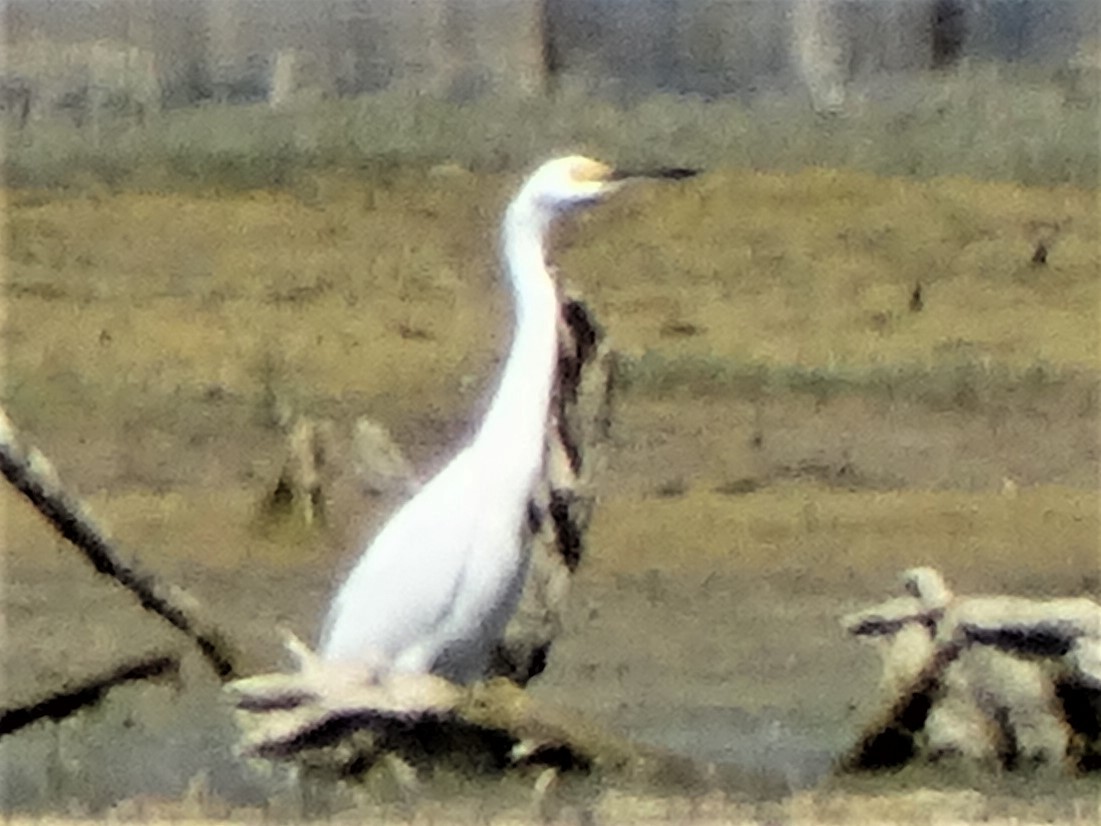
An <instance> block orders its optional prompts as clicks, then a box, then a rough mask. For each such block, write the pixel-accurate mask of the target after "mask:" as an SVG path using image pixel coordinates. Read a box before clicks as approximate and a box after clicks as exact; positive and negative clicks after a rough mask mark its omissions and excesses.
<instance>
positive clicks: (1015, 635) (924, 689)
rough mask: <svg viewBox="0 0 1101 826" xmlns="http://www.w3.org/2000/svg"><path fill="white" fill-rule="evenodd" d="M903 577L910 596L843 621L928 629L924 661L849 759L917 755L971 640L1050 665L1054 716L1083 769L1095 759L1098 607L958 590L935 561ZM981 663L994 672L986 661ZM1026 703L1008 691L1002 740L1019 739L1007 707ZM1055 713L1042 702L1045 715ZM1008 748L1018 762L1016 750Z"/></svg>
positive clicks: (1100, 676)
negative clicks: (1069, 738)
mask: <svg viewBox="0 0 1101 826" xmlns="http://www.w3.org/2000/svg"><path fill="white" fill-rule="evenodd" d="M905 581H906V588H907V590H908V591H909V594H910V596H907V597H901V598H896V599H892V600H888V601H887V602H884V603H882V604H881V605H878V606H875V607H873V608H869V609H867V610H864V611H861V612H858V613H856V614H852V615H849V616H848V617H845V618H844V619H843V620H842V624H843V626H844V627H845V628H846V630H847V631H848V632H849V633H850V634H853V635H854V636H865V637H867V636H883V637H894V636H895V635H896V634H899V633H901V632H903V630H904V629H905V628H907V627H911V628H912V627H914V626H918V627H921V628H923V629H924V633H927V634H928V636H927V637H925V636H924V633H923V634H922V637H921V638H922V639H923V640H924V642H925V646H924V647H922V649H921V651H920V652H919V656H920V657H921V659H919V667H918V668H917V670H916V671H915V672H912V675H913V676H911V677H909V678H908V680H907V681H906V682H905V683H904V684H903V685H901V686H893V687H892V688H893V689H894V693H893V694H892V696H890V697H889V698H888V702H887V705H886V708H885V709H884V710H883V711H882V712H881V713H879V714H877V715H876V716H875V717H874V718H873V719H872V721H871V722H870V724H869V725H868V726H866V727H865V729H864V733H863V734H862V735H861V737H860V739H859V740H858V742H857V743H856V745H855V746H854V747H853V748H852V749H851V750H850V752H849V753H848V754H847V755H846V756H845V758H844V759H843V760H842V762H841V765H842V767H843V768H846V769H850V770H853V769H878V768H887V767H892V766H899V765H902V764H904V763H906V762H908V761H909V760H911V759H912V758H913V757H915V756H916V754H917V744H916V741H915V736H916V735H917V734H918V733H919V732H921V731H922V730H923V729H924V728H925V725H926V721H927V720H928V719H929V717H930V713H931V712H932V711H933V707H934V706H935V705H936V704H938V703H939V702H940V701H941V700H942V699H944V698H945V694H946V690H947V689H946V688H945V672H946V670H947V669H948V668H949V667H950V666H952V664H953V663H954V662H955V661H956V660H958V659H959V658H960V657H961V656H962V655H963V654H964V653H965V652H967V651H968V649H972V648H979V647H982V648H985V649H987V650H988V651H989V652H1000V655H1001V656H1005V657H1009V658H1012V659H1014V660H1016V661H1017V662H1018V663H1019V664H1020V663H1036V664H1042V665H1043V668H1042V670H1041V671H1039V672H1037V673H1038V674H1039V675H1040V676H1039V677H1038V679H1040V680H1041V683H1042V684H1046V685H1048V686H1049V691H1050V696H1052V697H1054V698H1057V700H1058V704H1059V705H1060V706H1061V715H1060V714H1059V713H1058V712H1056V713H1055V714H1056V716H1055V718H1054V719H1055V720H1056V721H1059V724H1060V725H1065V727H1066V729H1067V730H1068V731H1069V732H1070V733H1071V734H1073V738H1072V746H1073V748H1072V749H1071V751H1072V752H1077V753H1076V754H1071V755H1070V756H1072V757H1074V762H1076V763H1077V765H1078V767H1079V768H1081V769H1087V768H1091V767H1092V763H1093V762H1094V761H1096V760H1097V755H1098V754H1101V606H1099V605H1098V604H1097V603H1095V602H1094V601H1092V600H1089V599H1085V598H1063V599H1048V600H1034V599H1027V598H1024V597H1015V596H1001V595H999V596H957V595H954V594H953V593H952V592H951V591H950V590H949V589H948V587H947V585H946V584H945V583H944V579H943V578H942V577H941V575H940V573H939V572H937V571H935V570H934V569H932V568H914V569H911V570H910V571H907V572H906V574H905ZM972 667H975V666H972ZM1033 667H1034V668H1039V665H1035V666H1033ZM979 668H980V670H981V673H982V674H983V675H985V676H988V677H991V678H992V676H991V675H992V674H993V673H994V672H993V670H992V667H991V665H990V664H989V663H984V665H982V666H979ZM1018 682H1019V680H1018ZM995 685H997V684H996V683H995ZM984 690H985V691H986V693H988V694H990V693H991V692H992V691H994V692H997V691H999V690H998V689H993V690H992V689H989V688H987V689H984ZM947 691H948V693H951V690H947ZM991 699H992V700H993V699H997V698H991ZM1024 708H1026V706H1025V705H1024V703H1023V701H1022V700H1021V699H1020V698H1019V697H1018V698H1017V699H1013V700H1008V699H1007V700H1005V707H1004V708H1003V709H1002V711H1001V712H1000V716H999V715H995V717H996V719H993V720H992V723H993V724H994V727H995V728H998V729H1000V730H1001V734H1002V738H1001V739H1003V740H1005V741H1007V742H1013V741H1015V739H1016V738H1015V733H1014V732H1013V731H1012V724H1011V723H1010V722H1009V721H1008V715H1012V714H1014V713H1018V712H1021V711H1022V710H1023V709H1024ZM1051 713H1052V712H1051V711H1050V710H1045V711H1044V715H1045V717H1048V716H1050V715H1051ZM1002 756H1003V757H1008V758H1010V762H1012V758H1013V757H1015V754H1007V755H1002ZM1003 762H1004V761H1003Z"/></svg>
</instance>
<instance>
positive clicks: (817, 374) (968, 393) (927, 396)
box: [620, 350, 1101, 418]
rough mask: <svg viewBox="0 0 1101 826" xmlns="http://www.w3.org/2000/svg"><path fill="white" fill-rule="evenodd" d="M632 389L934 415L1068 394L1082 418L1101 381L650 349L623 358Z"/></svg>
mask: <svg viewBox="0 0 1101 826" xmlns="http://www.w3.org/2000/svg"><path fill="white" fill-rule="evenodd" d="M620 376H621V378H622V386H623V388H624V389H625V390H626V391H627V392H632V393H636V394H638V395H641V396H648V397H653V398H666V397H671V396H676V395H677V394H688V395H692V396H716V397H722V396H729V397H736V398H740V399H744V400H756V399H760V398H763V397H765V396H768V395H777V394H779V393H784V392H788V393H799V394H806V395H810V396H813V397H814V398H815V400H816V401H819V402H826V401H829V400H830V399H833V398H837V397H840V396H849V395H859V396H864V397H866V398H869V399H873V400H877V401H884V400H885V401H898V402H909V403H918V404H921V405H924V406H926V407H928V408H930V409H932V410H934V411H945V410H964V411H966V412H979V411H982V410H990V409H994V408H996V407H998V406H999V405H1004V404H1007V403H1013V404H1017V405H1025V406H1027V405H1029V404H1037V403H1040V402H1042V401H1051V400H1052V398H1053V397H1054V396H1056V395H1062V396H1064V398H1065V397H1068V396H1069V397H1071V398H1073V399H1074V401H1075V407H1074V409H1075V410H1076V412H1077V414H1078V415H1079V416H1083V417H1087V418H1092V417H1095V416H1097V414H1098V393H1099V390H1101V383H1099V380H1101V376H1099V375H1098V374H1097V373H1096V372H1094V371H1087V370H1075V369H1069V368H1057V367H1053V366H1051V365H1048V364H1044V363H1043V362H1037V363H1034V364H1031V365H1029V366H1027V367H1020V368H1018V367H1012V366H1010V365H1006V364H996V363H991V362H987V361H981V360H976V359H969V358H966V357H960V358H949V359H946V360H944V361H941V362H940V363H938V364H936V365H923V364H905V363H904V364H892V365H882V366H861V365H846V364H837V365H824V366H803V365H791V364H769V363H766V362H762V361H753V360H746V361H741V360H737V359H734V358H723V357H720V356H699V355H679V356H669V355H667V354H665V353H662V352H660V351H656V350H651V351H648V352H646V353H644V354H643V355H641V356H640V357H637V358H630V357H626V358H624V359H622V361H621V372H620Z"/></svg>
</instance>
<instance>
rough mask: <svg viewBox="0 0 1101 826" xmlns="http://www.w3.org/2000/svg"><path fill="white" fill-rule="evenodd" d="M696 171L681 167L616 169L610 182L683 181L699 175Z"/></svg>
mask: <svg viewBox="0 0 1101 826" xmlns="http://www.w3.org/2000/svg"><path fill="white" fill-rule="evenodd" d="M699 174H700V171H699V170H698V169H688V168H686V167H683V166H663V167H657V168H655V169H617V170H615V171H614V172H613V173H612V177H611V180H613V181H625V180H627V179H628V178H658V179H663V180H667V181H683V180H684V179H685V178H692V177H694V176H696V175H699Z"/></svg>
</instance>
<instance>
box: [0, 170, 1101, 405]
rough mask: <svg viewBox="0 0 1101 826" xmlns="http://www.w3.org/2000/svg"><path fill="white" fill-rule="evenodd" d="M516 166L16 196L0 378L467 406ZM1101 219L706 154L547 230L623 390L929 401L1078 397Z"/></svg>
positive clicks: (971, 190) (1077, 202) (496, 347)
mask: <svg viewBox="0 0 1101 826" xmlns="http://www.w3.org/2000/svg"><path fill="white" fill-rule="evenodd" d="M515 182H516V176H515V175H513V174H511V173H485V174H471V173H465V172H458V171H448V172H444V173H440V172H432V171H426V170H420V169H416V168H414V169H403V168H397V169H393V170H391V171H390V172H389V173H388V174H387V176H386V177H385V179H383V180H379V181H375V182H373V183H372V182H363V181H360V180H357V179H355V178H354V177H352V178H349V177H348V176H341V175H339V174H329V173H312V174H311V175H310V177H309V179H308V181H304V182H303V183H302V184H300V187H299V189H297V190H291V191H267V190H265V191H250V192H239V193H236V194H233V195H227V196H226V197H222V198H210V197H205V196H198V195H195V194H188V193H140V192H122V193H117V194H112V193H111V192H109V191H104V190H102V189H98V190H97V189H95V188H93V189H92V190H91V191H83V192H80V193H69V194H62V193H53V194H47V195H45V196H44V195H43V193H41V192H40V191H37V190H15V191H12V192H10V193H9V199H8V200H9V208H8V222H9V223H8V240H9V243H8V245H7V249H6V254H7V273H8V276H7V282H6V290H7V297H8V302H9V308H10V310H9V313H8V315H7V318H6V319H5V322H4V328H3V333H4V341H5V354H6V357H7V364H6V381H5V388H4V397H5V399H6V401H7V402H8V403H10V404H11V405H12V409H13V413H14V414H16V415H19V416H20V417H21V418H24V419H32V420H34V419H41V417H52V416H64V415H67V414H66V413H65V412H64V411H66V410H68V409H73V408H74V407H75V408H79V407H81V406H85V407H88V406H91V407H94V408H95V409H99V410H100V411H101V413H102V415H103V416H105V417H106V418H112V417H114V416H116V415H118V414H115V413H112V412H111V411H112V410H113V409H114V410H120V409H121V408H123V407H125V408H128V409H129V410H131V411H133V410H135V409H137V410H140V409H142V407H143V406H149V405H152V407H151V408H150V409H153V410H155V409H162V408H168V407H172V406H173V405H175V404H176V403H177V402H178V400H179V399H180V398H196V399H197V398H201V397H203V396H204V395H207V394H215V395H221V396H224V397H227V398H229V399H235V400H242V399H244V400H252V402H250V403H254V404H255V405H256V406H257V407H263V406H265V405H267V406H269V407H270V402H271V398H272V395H273V393H274V394H276V395H283V396H286V397H288V398H289V399H292V400H296V401H297V402H298V403H300V404H302V405H307V406H308V405H310V404H314V405H316V404H323V403H325V400H339V399H356V400H358V401H357V402H356V403H358V404H362V405H363V406H365V407H367V408H370V409H374V410H376V411H377V412H378V413H379V415H381V416H382V417H383V418H384V419H385V420H387V421H391V422H394V421H397V420H399V419H401V418H402V417H404V416H406V415H408V414H416V413H418V412H419V411H423V410H425V409H426V408H433V407H435V408H436V409H437V410H438V412H439V413H441V414H443V415H444V416H451V415H454V414H455V413H457V412H458V411H459V410H462V409H465V410H467V411H472V412H476V409H477V404H478V400H479V399H481V398H484V395H485V388H486V386H487V384H488V382H489V381H490V380H491V376H492V374H493V371H494V369H495V368H494V359H495V358H496V357H498V355H499V354H500V353H501V352H502V350H503V349H504V347H505V346H506V342H507V336H508V328H507V313H506V305H505V300H506V297H505V296H504V295H502V291H501V289H500V287H499V279H498V275H497V264H496V262H495V260H494V249H495V244H494V235H495V233H496V228H495V224H496V220H497V215H498V214H499V212H500V209H501V207H502V204H503V201H504V199H505V197H507V194H508V192H509V191H510V190H511V189H512V187H514V186H515ZM1096 217H1097V210H1096V200H1095V196H1094V193H1093V192H1091V191H1089V190H1081V189H1077V188H1073V187H1056V188H1027V187H1021V186H1018V185H1014V184H1008V183H997V182H990V183H978V182H967V181H964V180H962V179H956V178H946V179H937V180H932V181H923V182H922V181H911V180H905V179H892V178H886V179H884V178H878V177H874V176H870V175H866V174H863V173H853V172H830V171H825V170H806V171H803V172H801V173H797V174H788V173H761V172H751V171H748V170H738V169H723V170H716V171H715V172H712V173H711V174H709V175H707V176H705V177H704V178H703V179H701V180H700V181H699V182H698V183H690V184H686V185H677V186H672V187H658V186H653V187H648V188H641V189H639V190H638V191H636V192H634V193H632V194H631V195H629V196H624V200H623V201H622V202H620V203H618V204H615V205H609V206H608V207H606V208H605V209H603V210H601V211H599V212H597V213H593V214H591V215H587V216H584V218H583V219H582V220H581V221H579V222H577V223H575V224H574V225H573V226H572V227H569V228H567V229H566V230H564V232H563V233H562V237H561V238H560V242H559V244H558V245H557V247H558V248H559V250H560V254H559V255H558V258H559V263H560V265H561V268H562V271H563V272H564V274H565V277H566V278H567V279H568V280H569V281H570V282H572V283H573V284H574V286H576V287H579V288H580V289H581V292H582V295H583V296H585V297H586V298H587V299H588V300H589V301H590V302H591V303H592V304H593V306H594V307H595V309H596V311H597V313H598V316H599V317H600V318H601V319H602V321H603V322H604V323H605V324H606V325H607V326H608V327H609V329H610V330H611V333H612V335H613V338H614V341H615V344H616V346H617V347H618V348H619V349H620V350H622V351H623V352H624V353H625V354H626V359H625V365H626V370H625V377H626V379H627V386H628V387H629V388H631V391H630V392H635V393H642V394H649V395H656V396H662V395H668V394H676V393H688V394H693V393H704V394H710V395H723V394H729V395H732V396H739V397H752V396H753V395H754V394H760V393H763V392H775V391H777V390H783V391H790V392H796V393H802V394H810V395H812V396H815V397H818V398H822V399H825V398H829V397H833V396H835V395H837V394H845V393H853V392H855V393H860V394H866V395H870V396H874V397H878V398H887V399H888V400H891V399H899V400H916V401H919V402H921V403H923V404H926V405H928V406H930V407H931V408H933V409H957V408H960V409H962V408H968V407H970V408H989V407H992V406H994V407H996V406H999V405H1003V404H1007V403H1008V404H1014V403H1017V402H1020V403H1022V404H1027V403H1030V400H1035V399H1037V398H1039V397H1045V396H1048V395H1051V394H1056V395H1058V394H1064V395H1066V398H1067V399H1068V403H1069V404H1073V405H1074V406H1076V408H1077V409H1079V410H1080V411H1081V415H1085V416H1090V415H1094V412H1095V411H1096V406H1097V386H1096V383H1097V367H1098V354H1099V353H1101V303H1099V301H1098V285H1099V283H1101V282H1099V279H1098V273H1099V266H1101V265H1099V254H1098V250H1099V248H1101V245H1099V243H1098V240H1099V237H1098V223H1097V220H1096ZM1047 224H1052V225H1057V226H1058V227H1059V229H1058V231H1057V232H1056V236H1055V238H1054V240H1053V241H1049V244H1050V246H1051V251H1050V253H1049V257H1048V261H1047V263H1046V264H1045V265H1043V266H1037V265H1033V264H1032V263H1030V258H1031V255H1032V251H1033V244H1034V243H1035V241H1034V238H1033V237H1032V236H1033V233H1034V232H1036V231H1037V230H1035V229H1034V227H1035V226H1036V225H1045V226H1046V225H1047ZM918 281H920V282H921V284H922V286H923V290H924V296H925V298H924V308H923V309H922V310H921V311H920V312H914V311H912V310H911V309H910V308H909V306H908V304H909V301H910V294H911V291H912V290H913V287H914V284H915V283H916V282H918ZM438 399H450V400H451V401H449V402H448V404H449V405H451V406H452V408H454V409H450V408H449V409H444V408H439V407H436V405H437V404H438ZM468 415H469V414H468Z"/></svg>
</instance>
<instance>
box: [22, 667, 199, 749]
mask: <svg viewBox="0 0 1101 826" xmlns="http://www.w3.org/2000/svg"><path fill="white" fill-rule="evenodd" d="M179 669H180V661H179V659H178V658H176V657H174V656H172V655H165V654H151V655H149V656H146V657H143V658H141V659H140V660H132V661H130V662H127V663H123V664H122V665H119V666H117V667H116V668H113V669H111V670H110V671H108V672H107V673H106V674H101V675H100V676H98V677H92V678H91V679H88V680H85V681H83V682H81V683H78V684H77V685H76V686H74V687H73V688H68V689H65V690H63V691H56V692H54V693H52V694H50V695H48V696H46V697H44V698H43V699H41V700H37V701H35V702H33V703H30V704H28V705H24V706H19V707H17V708H9V709H5V710H3V711H0V737H3V736H4V735H7V734H11V733H12V732H16V731H19V730H20V729H22V728H25V727H26V726H29V725H30V724H31V723H34V722H37V721H38V720H43V719H50V720H54V721H57V720H62V719H64V718H65V717H68V716H69V715H70V714H74V713H75V712H77V711H80V710H81V709H82V708H87V707H89V706H94V705H96V704H98V703H99V701H100V700H102V699H103V698H104V697H105V696H106V694H107V692H108V691H110V690H111V689H112V688H115V687H116V686H119V685H122V684H123V683H130V682H136V681H138V680H153V679H164V678H174V677H176V676H177V675H178V674H179Z"/></svg>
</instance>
